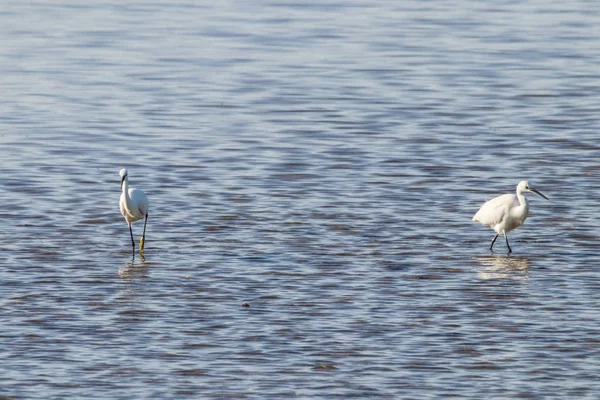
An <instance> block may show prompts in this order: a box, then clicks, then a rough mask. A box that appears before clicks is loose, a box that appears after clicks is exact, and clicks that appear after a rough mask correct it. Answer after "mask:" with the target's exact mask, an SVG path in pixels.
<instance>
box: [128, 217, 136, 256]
mask: <svg viewBox="0 0 600 400" xmlns="http://www.w3.org/2000/svg"><path fill="white" fill-rule="evenodd" d="M129 233H130V234H131V246H132V247H133V254H134V255H135V241H134V240H133V231H132V230H131V223H129Z"/></svg>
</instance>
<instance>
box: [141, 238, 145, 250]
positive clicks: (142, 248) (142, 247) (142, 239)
mask: <svg viewBox="0 0 600 400" xmlns="http://www.w3.org/2000/svg"><path fill="white" fill-rule="evenodd" d="M140 251H144V238H141V239H140Z"/></svg>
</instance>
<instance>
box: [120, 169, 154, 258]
mask: <svg viewBox="0 0 600 400" xmlns="http://www.w3.org/2000/svg"><path fill="white" fill-rule="evenodd" d="M119 175H121V201H120V203H119V206H120V208H121V214H123V217H125V221H127V224H128V225H129V233H130V234H131V246H132V247H133V255H134V257H135V241H134V240H133V231H132V230H131V223H132V222H134V221H138V220H140V219H144V233H143V234H142V238H141V239H140V253H141V252H143V251H144V242H145V241H146V223H147V222H148V198H147V197H146V194H144V192H143V191H141V190H140V189H135V188H130V187H129V180H128V178H127V177H128V174H127V170H126V169H125V168H123V169H122V170H121V171H120V172H119Z"/></svg>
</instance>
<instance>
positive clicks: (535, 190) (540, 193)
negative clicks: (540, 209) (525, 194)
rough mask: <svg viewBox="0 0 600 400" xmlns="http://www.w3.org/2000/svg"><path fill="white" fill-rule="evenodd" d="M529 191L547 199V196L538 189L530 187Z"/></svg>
mask: <svg viewBox="0 0 600 400" xmlns="http://www.w3.org/2000/svg"><path fill="white" fill-rule="evenodd" d="M529 191H530V192H533V193H535V194H539V195H540V196H542V197H543V198H545V199H546V200H548V198H547V197H546V196H544V195H543V194H542V192H540V191H538V190H537V189H533V188H531V189H529Z"/></svg>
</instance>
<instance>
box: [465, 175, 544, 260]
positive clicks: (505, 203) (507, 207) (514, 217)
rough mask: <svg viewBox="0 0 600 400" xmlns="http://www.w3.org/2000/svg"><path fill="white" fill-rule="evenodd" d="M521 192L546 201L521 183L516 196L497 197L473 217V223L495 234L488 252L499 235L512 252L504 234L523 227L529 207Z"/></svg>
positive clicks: (526, 184)
mask: <svg viewBox="0 0 600 400" xmlns="http://www.w3.org/2000/svg"><path fill="white" fill-rule="evenodd" d="M523 192H533V193H536V194H538V195H540V196H542V197H543V198H545V199H546V200H548V198H547V197H546V196H544V195H543V194H542V193H541V192H539V191H538V190H536V189H534V188H532V187H531V186H530V185H529V182H527V181H521V182H519V184H518V185H517V194H516V195H514V194H504V195H502V196H498V197H496V198H494V199H492V200H490V201H488V202H486V203H485V204H484V205H482V206H481V208H480V209H479V211H477V214H475V216H473V221H475V222H480V223H482V224H483V225H487V226H489V227H490V228H492V229H493V230H494V231H495V232H496V236H495V237H494V240H492V244H491V245H490V250H492V251H493V247H494V242H495V241H496V239H497V238H498V236H499V235H500V234H503V235H504V238H505V239H506V246H507V247H508V252H509V253H510V252H512V249H511V248H510V245H509V244H508V236H506V234H507V233H508V232H510V231H512V230H513V229H516V228H518V227H519V226H521V225H523V223H524V222H525V219H526V218H527V215H528V213H529V205H528V204H527V200H526V199H525V195H524V194H523Z"/></svg>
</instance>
